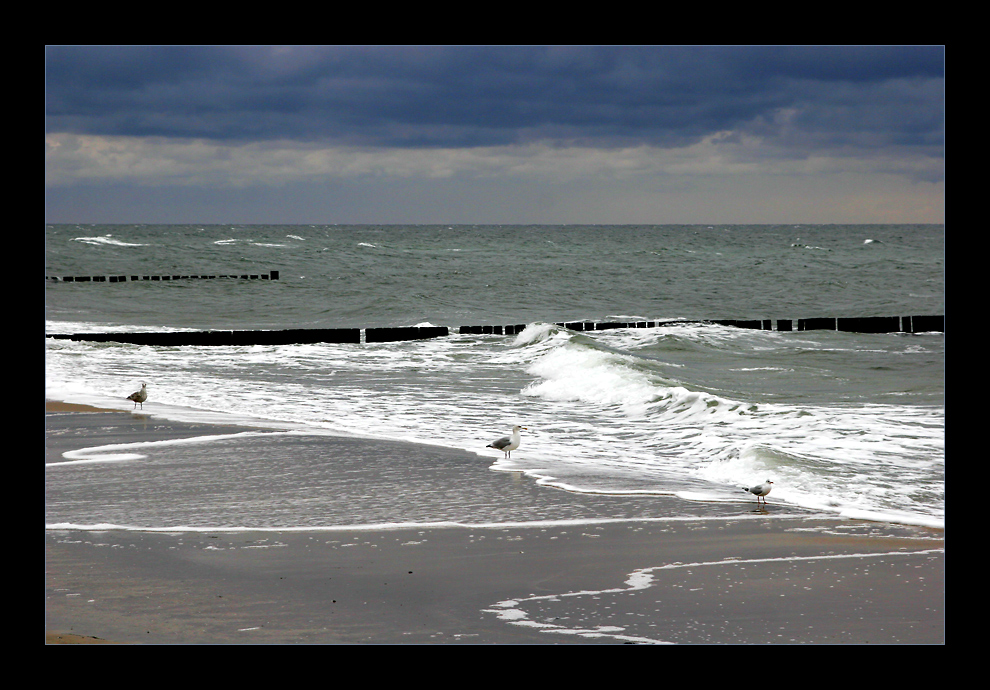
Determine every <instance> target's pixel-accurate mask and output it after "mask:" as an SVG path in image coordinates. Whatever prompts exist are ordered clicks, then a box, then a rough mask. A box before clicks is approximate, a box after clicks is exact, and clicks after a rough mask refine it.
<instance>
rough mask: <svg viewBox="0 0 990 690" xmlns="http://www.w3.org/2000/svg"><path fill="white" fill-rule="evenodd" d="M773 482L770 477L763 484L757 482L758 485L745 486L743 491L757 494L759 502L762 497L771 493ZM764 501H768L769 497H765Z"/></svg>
mask: <svg viewBox="0 0 990 690" xmlns="http://www.w3.org/2000/svg"><path fill="white" fill-rule="evenodd" d="M771 484H773V482H772V481H770V480H769V479H768V480H766V481H765V482H763V483H762V484H757V485H756V486H753V487H750V488H749V489H747V488H745V487H743V491H748V492H749V493H751V494H756V502H757V503H759V502H760V497H762V496H766V495H767V494H768V493H770V485H771ZM763 502H764V503H766V502H767V499H766V498H764V499H763Z"/></svg>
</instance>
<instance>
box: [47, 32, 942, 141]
mask: <svg viewBox="0 0 990 690" xmlns="http://www.w3.org/2000/svg"><path fill="white" fill-rule="evenodd" d="M943 61H944V51H943V49H942V48H941V47H938V46H936V47H843V46H837V47H663V46H658V47H652V46H650V47H511V46H510V47H305V46H292V47H284V48H283V47H209V46H194V47H99V46H66V47H49V48H48V49H47V55H46V81H47V128H48V131H49V132H68V133H77V134H100V135H134V136H160V137H177V138H189V137H191V138H207V139H213V140H220V141H255V140H274V139H295V140H303V141H305V140H321V141H328V142H332V143H336V144H355V145H374V146H398V147H417V146H421V147H436V146H444V147H470V146H489V145H500V144H514V143H524V142H527V141H534V140H548V141H558V142H562V143H579V144H587V145H610V144H616V145H618V144H622V145H629V144H638V143H646V144H655V145H660V146H676V145H686V144H688V143H691V142H693V141H696V140H697V139H698V138H699V137H702V136H704V135H706V134H711V133H713V132H718V131H724V130H737V131H740V130H741V131H750V132H754V133H757V134H760V135H761V136H764V137H768V138H774V139H776V140H778V141H782V142H789V145H791V146H794V147H796V148H798V149H809V150H810V149H813V148H820V147H826V148H841V147H850V146H854V147H867V148H870V147H882V146H909V147H922V148H924V147H932V148H933V149H938V148H939V147H940V146H941V145H942V138H943V134H942V132H943V98H944V94H943V81H944V71H943Z"/></svg>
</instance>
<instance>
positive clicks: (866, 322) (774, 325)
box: [46, 316, 945, 347]
mask: <svg viewBox="0 0 990 690" xmlns="http://www.w3.org/2000/svg"><path fill="white" fill-rule="evenodd" d="M692 324H701V325H704V324H716V325H721V326H732V327H734V328H749V329H755V330H764V331H771V330H776V331H814V330H829V331H845V332H848V333H929V332H942V333H944V332H945V317H944V316H875V317H856V318H844V317H837V318H832V317H828V318H813V319H797V320H796V321H794V320H791V319H777V320H776V322H774V321H772V320H771V319H750V320H734V319H710V320H695V321H684V320H676V321H571V322H560V323H557V324H556V325H558V326H561V327H563V328H568V329H570V330H573V331H605V330H610V329H615V328H661V327H668V326H686V325H692ZM524 328H526V324H515V325H508V326H505V325H503V326H461V327H459V328H456V329H455V328H448V327H447V326H410V327H404V328H291V329H284V330H250V331H225V330H209V331H168V332H143V333H139V332H119V333H117V332H114V333H69V334H66V333H48V334H46V337H48V338H56V339H60V340H80V341H90V342H113V343H130V344H133V345H159V346H172V347H180V346H187V345H197V346H203V345H214V346H219V345H301V344H309V343H354V344H359V343H387V342H399V341H404V340H426V339H429V338H442V337H445V336H448V335H450V334H451V333H452V332H456V333H460V334H470V335H515V334H517V333H521V332H522V331H523V329H524Z"/></svg>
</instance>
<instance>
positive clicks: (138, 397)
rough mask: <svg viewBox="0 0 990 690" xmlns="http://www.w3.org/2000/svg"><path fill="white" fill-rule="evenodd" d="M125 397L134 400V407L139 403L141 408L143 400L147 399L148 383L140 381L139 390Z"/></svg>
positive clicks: (142, 407)
mask: <svg viewBox="0 0 990 690" xmlns="http://www.w3.org/2000/svg"><path fill="white" fill-rule="evenodd" d="M127 399H128V400H133V401H134V407H137V406H138V404H140V405H141V409H142V410H143V409H144V401H145V400H147V399H148V384H146V383H142V384H141V390H139V391H136V392H134V393H131V394H130V395H128V396H127Z"/></svg>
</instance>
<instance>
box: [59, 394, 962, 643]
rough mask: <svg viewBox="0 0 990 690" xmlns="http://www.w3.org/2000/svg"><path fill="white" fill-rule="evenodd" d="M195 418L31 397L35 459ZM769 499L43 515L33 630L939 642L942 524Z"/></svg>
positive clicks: (86, 634) (159, 433)
mask: <svg viewBox="0 0 990 690" xmlns="http://www.w3.org/2000/svg"><path fill="white" fill-rule="evenodd" d="M138 412H140V411H138ZM94 419H98V420H101V422H102V421H106V423H99V424H94V423H93V420H94ZM88 427H91V428H92V429H93V431H92V433H91V434H90V435H89V436H88V435H87V434H88V433H89V432H87V431H86V428H88ZM211 428H214V427H211ZM80 429H82V431H80ZM108 429H109V431H108ZM67 430H72V433H66V431H67ZM201 433H203V430H202V427H196V426H193V425H183V424H177V423H171V422H169V423H165V422H162V421H159V420H156V419H155V418H154V417H153V416H151V415H145V414H131V413H129V412H120V411H100V410H96V409H93V408H88V409H86V408H80V407H79V406H71V405H63V404H58V403H51V402H46V462H49V461H51V460H52V459H55V458H57V457H59V456H60V455H61V453H62V452H65V451H66V450H69V449H72V448H73V447H80V444H81V443H83V442H84V441H86V439H87V438H90V436H93V437H94V438H95V435H96V434H99V440H98V441H87V442H89V443H91V444H93V445H95V444H96V443H101V444H102V443H108V442H118V443H122V442H128V441H133V440H156V439H160V438H165V437H180V436H182V435H189V436H192V435H197V434H201ZM108 434H109V435H108ZM108 439H113V440H108ZM417 452H423V453H429V452H431V451H430V450H429V447H424V448H423V449H419V450H418V451H417ZM506 481H509V478H508V477H507V478H506ZM541 490H543V491H554V489H541ZM771 498H772V496H771ZM598 500H602V501H607V500H608V498H607V497H602V498H600V499H598ZM656 500H658V501H662V500H676V499H673V498H669V499H668V498H664V497H658V498H657V499H656ZM774 509H775V508H774V506H773V505H771V506H769V511H770V512H769V513H768V514H758V513H754V512H753V511H752V510H751V509H747V510H746V511H744V512H741V513H740V514H739V515H738V516H732V515H728V516H727V515H724V514H721V515H717V516H715V517H712V518H710V519H704V518H699V519H670V520H663V519H658V520H655V521H628V522H621V521H620V522H603V523H597V524H596V523H594V522H589V523H586V524H564V525H548V524H536V525H532V526H518V525H513V526H489V527H480V528H479V527H466V526H450V527H436V528H428V529H424V528H402V529H323V530H314V531H259V532H220V531H217V532H207V531H204V532H184V533H166V532H141V531H131V530H127V531H125V530H111V531H89V530H59V529H47V530H46V532H45V630H46V643H48V644H72V643H103V642H112V643H122V644H134V643H138V644H141V643H144V644H651V643H675V644H815V643H818V644H821V643H825V644H840V643H850V644H943V643H944V641H945V621H944V599H945V596H944V592H945V588H944V551H943V548H944V532H943V531H942V530H935V529H928V528H921V527H910V526H898V525H890V524H881V523H871V522H859V521H852V520H841V519H829V518H826V517H821V516H815V515H809V516H808V517H796V518H794V517H792V518H786V517H774V516H773V514H772V511H773V510H774Z"/></svg>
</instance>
